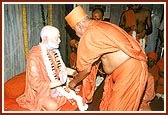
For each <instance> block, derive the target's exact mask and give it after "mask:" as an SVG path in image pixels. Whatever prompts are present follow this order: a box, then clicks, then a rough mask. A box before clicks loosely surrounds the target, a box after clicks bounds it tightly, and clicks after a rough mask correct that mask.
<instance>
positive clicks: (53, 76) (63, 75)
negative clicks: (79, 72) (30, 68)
mask: <svg viewBox="0 0 168 115" xmlns="http://www.w3.org/2000/svg"><path fill="white" fill-rule="evenodd" d="M39 45H40V47H41V51H42V56H43V60H44V64H45V66H46V70H47V74H48V76H49V78H50V80H51V81H57V80H58V79H59V80H60V81H61V83H62V84H64V83H65V82H66V80H67V70H66V66H65V64H64V62H63V60H62V57H61V54H60V52H59V50H58V49H56V50H55V54H54V56H55V60H56V63H57V66H58V69H59V73H58V74H57V73H56V71H55V69H54V67H53V66H54V65H53V63H52V62H51V59H50V57H49V55H48V54H47V50H46V46H45V45H43V44H41V43H40V44H39Z"/></svg>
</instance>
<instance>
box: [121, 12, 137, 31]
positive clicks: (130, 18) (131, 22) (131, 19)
mask: <svg viewBox="0 0 168 115" xmlns="http://www.w3.org/2000/svg"><path fill="white" fill-rule="evenodd" d="M123 15H124V16H125V20H126V24H125V26H126V28H127V27H131V26H136V20H135V14H134V11H133V10H127V11H125V12H124V14H123Z"/></svg>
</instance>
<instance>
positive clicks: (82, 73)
mask: <svg viewBox="0 0 168 115" xmlns="http://www.w3.org/2000/svg"><path fill="white" fill-rule="evenodd" d="M90 71H91V67H89V68H86V69H84V70H83V71H80V72H79V73H78V74H77V75H76V76H75V77H74V78H73V80H72V81H70V82H69V85H68V86H69V88H70V89H74V88H75V86H76V85H77V84H78V83H79V82H80V81H82V80H83V79H84V78H86V77H87V76H88V75H89V73H90Z"/></svg>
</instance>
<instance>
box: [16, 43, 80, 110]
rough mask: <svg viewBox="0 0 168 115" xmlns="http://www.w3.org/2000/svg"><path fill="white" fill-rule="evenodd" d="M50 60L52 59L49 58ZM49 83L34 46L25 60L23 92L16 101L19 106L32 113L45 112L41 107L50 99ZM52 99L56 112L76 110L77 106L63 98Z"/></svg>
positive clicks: (41, 58)
mask: <svg viewBox="0 0 168 115" xmlns="http://www.w3.org/2000/svg"><path fill="white" fill-rule="evenodd" d="M50 54H51V53H49V55H50ZM51 60H54V59H52V58H51ZM55 67H56V66H55ZM50 82H51V81H50V79H49V77H48V74H47V70H46V66H45V64H44V60H43V57H42V51H41V48H40V46H34V47H33V48H32V49H31V50H30V52H29V57H28V58H27V66H26V86H25V92H24V93H23V94H22V95H21V96H19V97H18V98H17V99H16V101H17V103H18V104H19V106H21V107H23V108H27V109H29V110H32V111H41V110H45V109H44V108H43V107H42V105H44V104H47V103H48V102H47V98H49V97H51V95H50V90H51V89H50ZM54 99H55V102H56V103H57V104H58V108H57V110H76V109H77V104H75V105H71V104H70V102H69V101H67V98H66V97H64V96H59V98H58V97H54ZM44 102H46V103H44Z"/></svg>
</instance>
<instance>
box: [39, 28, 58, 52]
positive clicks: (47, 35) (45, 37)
mask: <svg viewBox="0 0 168 115" xmlns="http://www.w3.org/2000/svg"><path fill="white" fill-rule="evenodd" d="M40 37H41V39H42V42H44V41H45V44H46V45H47V46H48V48H49V49H54V48H58V47H59V43H60V42H61V40H60V32H59V30H58V29H57V28H56V27H53V26H50V25H47V26H44V27H43V28H42V30H41V33H40Z"/></svg>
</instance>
